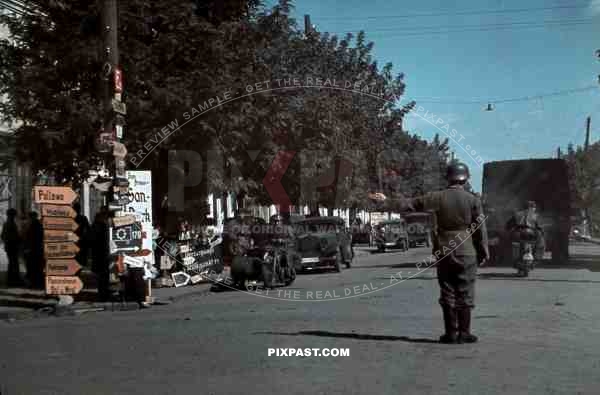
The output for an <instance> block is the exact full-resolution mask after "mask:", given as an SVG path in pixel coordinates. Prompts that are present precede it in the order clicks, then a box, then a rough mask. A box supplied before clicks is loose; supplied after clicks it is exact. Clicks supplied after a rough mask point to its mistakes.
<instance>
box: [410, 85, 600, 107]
mask: <svg viewBox="0 0 600 395" xmlns="http://www.w3.org/2000/svg"><path fill="white" fill-rule="evenodd" d="M599 89H600V88H598V86H596V85H590V86H586V87H583V88H575V89H566V90H560V91H554V92H549V93H543V94H538V95H531V96H521V97H513V98H500V99H490V98H487V99H469V100H451V99H448V98H436V97H414V98H412V99H411V100H414V101H415V102H417V104H419V103H434V104H487V103H493V104H501V103H514V102H524V101H534V100H540V99H543V98H546V97H557V96H567V95H572V94H576V93H582V92H590V91H593V90H599Z"/></svg>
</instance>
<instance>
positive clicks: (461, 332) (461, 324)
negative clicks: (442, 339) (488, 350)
mask: <svg viewBox="0 0 600 395" xmlns="http://www.w3.org/2000/svg"><path fill="white" fill-rule="evenodd" d="M456 313H457V316H458V342H459V343H477V336H475V335H473V334H471V308H470V307H466V308H460V309H457V310H456Z"/></svg>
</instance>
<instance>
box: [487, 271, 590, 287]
mask: <svg viewBox="0 0 600 395" xmlns="http://www.w3.org/2000/svg"><path fill="white" fill-rule="evenodd" d="M533 273H535V270H534V271H533ZM477 277H478V279H480V280H506V279H518V280H519V281H529V282H540V283H573V284H577V283H580V284H596V283H600V280H568V279H559V278H555V279H550V278H531V277H521V276H519V275H517V273H479V274H478V275H477Z"/></svg>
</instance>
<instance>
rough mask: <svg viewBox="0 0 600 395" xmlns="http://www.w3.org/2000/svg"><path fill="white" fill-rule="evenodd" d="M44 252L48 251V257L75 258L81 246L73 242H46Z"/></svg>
mask: <svg viewBox="0 0 600 395" xmlns="http://www.w3.org/2000/svg"><path fill="white" fill-rule="evenodd" d="M44 252H45V253H46V259H56V258H75V255H77V253H78V252H79V247H77V244H75V243H73V242H67V243H44Z"/></svg>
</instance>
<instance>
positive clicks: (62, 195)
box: [33, 186, 77, 205]
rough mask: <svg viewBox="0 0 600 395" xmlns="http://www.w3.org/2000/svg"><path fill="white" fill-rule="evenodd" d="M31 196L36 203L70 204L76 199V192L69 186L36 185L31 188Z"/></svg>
mask: <svg viewBox="0 0 600 395" xmlns="http://www.w3.org/2000/svg"><path fill="white" fill-rule="evenodd" d="M33 196H34V200H35V202H36V203H38V204H42V203H50V204H66V205H71V204H72V203H73V201H74V200H75V199H77V194H76V193H75V191H73V190H72V189H71V188H69V187H49V186H36V187H34V188H33Z"/></svg>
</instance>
